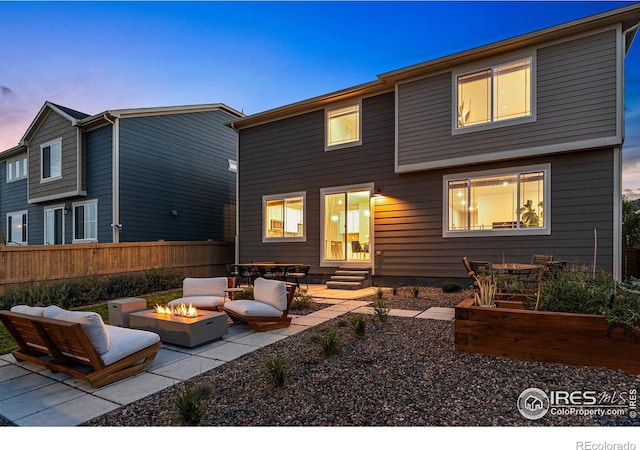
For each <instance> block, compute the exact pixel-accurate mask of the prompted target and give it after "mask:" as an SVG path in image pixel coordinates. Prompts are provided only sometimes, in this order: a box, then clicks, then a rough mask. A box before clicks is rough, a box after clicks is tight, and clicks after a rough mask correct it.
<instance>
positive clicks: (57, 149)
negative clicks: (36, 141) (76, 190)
mask: <svg viewBox="0 0 640 450" xmlns="http://www.w3.org/2000/svg"><path fill="white" fill-rule="evenodd" d="M40 151H41V158H42V163H41V164H42V181H47V180H53V179H56V178H60V177H62V140H61V139H58V140H56V141H52V142H48V143H46V144H43V145H41V146H40Z"/></svg>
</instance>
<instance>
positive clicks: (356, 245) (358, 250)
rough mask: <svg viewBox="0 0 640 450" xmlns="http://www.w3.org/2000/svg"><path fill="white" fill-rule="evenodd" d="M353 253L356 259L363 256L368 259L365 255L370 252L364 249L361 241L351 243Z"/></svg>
mask: <svg viewBox="0 0 640 450" xmlns="http://www.w3.org/2000/svg"><path fill="white" fill-rule="evenodd" d="M351 253H353V256H354V257H356V256H357V257H359V256H360V255H362V257H363V258H366V255H365V253H369V252H368V251H367V250H366V249H364V248H363V247H362V245H361V244H360V241H351Z"/></svg>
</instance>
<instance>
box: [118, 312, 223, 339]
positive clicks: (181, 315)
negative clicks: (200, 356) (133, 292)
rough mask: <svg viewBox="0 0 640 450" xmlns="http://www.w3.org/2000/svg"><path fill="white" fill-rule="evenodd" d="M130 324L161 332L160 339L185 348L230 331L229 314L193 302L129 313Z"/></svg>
mask: <svg viewBox="0 0 640 450" xmlns="http://www.w3.org/2000/svg"><path fill="white" fill-rule="evenodd" d="M129 326H130V327H131V328H137V329H140V330H147V331H153V332H154V333H158V335H159V336H160V340H161V341H162V342H166V343H168V344H175V345H180V346H183V347H195V346H197V345H200V344H203V343H205V342H210V341H213V340H215V339H218V338H220V337H222V336H224V335H225V334H227V329H228V325H227V315H226V314H225V313H223V312H214V311H200V310H197V309H196V308H194V307H193V306H191V305H188V306H187V305H180V306H179V307H174V308H167V307H163V306H159V305H156V308H155V309H150V310H147V311H140V312H135V313H131V314H129Z"/></svg>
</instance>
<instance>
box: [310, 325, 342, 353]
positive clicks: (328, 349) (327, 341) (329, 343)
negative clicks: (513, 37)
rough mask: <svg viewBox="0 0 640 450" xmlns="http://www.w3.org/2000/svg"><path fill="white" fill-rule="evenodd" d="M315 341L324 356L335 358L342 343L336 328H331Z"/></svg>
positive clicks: (340, 349)
mask: <svg viewBox="0 0 640 450" xmlns="http://www.w3.org/2000/svg"><path fill="white" fill-rule="evenodd" d="M315 341H316V342H317V343H318V345H319V346H320V350H321V351H322V354H323V355H324V356H335V355H338V354H339V353H340V352H341V351H342V341H341V340H340V337H339V336H338V330H337V329H336V328H331V329H330V330H329V331H327V332H325V333H324V334H321V335H319V336H317V337H316V339H315Z"/></svg>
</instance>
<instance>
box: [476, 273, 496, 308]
mask: <svg viewBox="0 0 640 450" xmlns="http://www.w3.org/2000/svg"><path fill="white" fill-rule="evenodd" d="M470 273H471V274H472V276H473V278H474V279H475V280H476V283H477V285H478V290H477V292H475V294H474V295H475V300H476V305H478V306H487V307H494V306H495V305H496V304H495V298H496V292H497V289H498V288H497V283H496V280H495V279H494V277H493V274H475V273H473V272H470Z"/></svg>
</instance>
